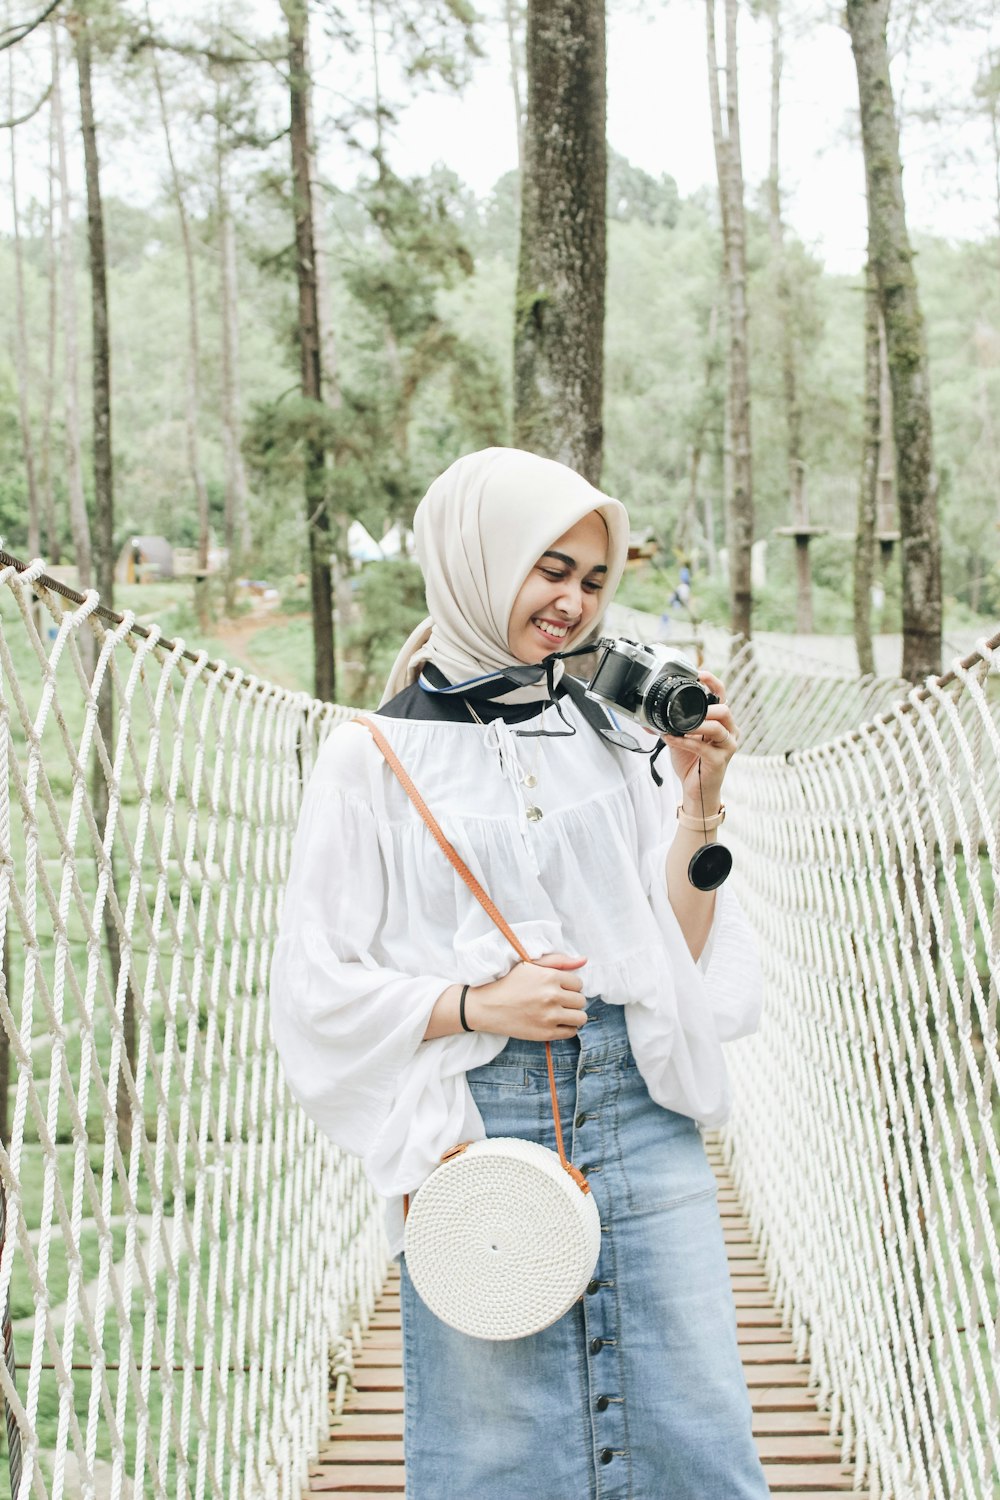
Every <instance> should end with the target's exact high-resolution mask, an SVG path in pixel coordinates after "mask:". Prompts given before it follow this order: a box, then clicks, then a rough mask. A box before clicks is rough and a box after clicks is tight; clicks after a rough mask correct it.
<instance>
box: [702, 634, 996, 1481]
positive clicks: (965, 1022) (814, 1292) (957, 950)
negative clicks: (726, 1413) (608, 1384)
mask: <svg viewBox="0 0 1000 1500" xmlns="http://www.w3.org/2000/svg"><path fill="white" fill-rule="evenodd" d="M998 650H1000V635H997V636H995V637H994V638H993V639H992V640H989V641H983V642H982V643H981V644H980V645H979V647H978V649H977V650H976V651H974V652H973V653H971V654H970V655H969V656H968V657H967V658H965V659H964V660H963V661H958V662H956V663H955V664H954V666H953V667H952V669H951V671H950V672H949V673H947V674H946V675H945V676H944V677H942V678H941V679H939V680H937V681H934V680H931V681H928V682H927V684H926V685H924V686H922V687H919V688H913V689H910V690H909V691H907V692H906V694H905V696H904V697H902V698H900V699H899V701H898V702H897V703H896V704H895V705H894V706H891V707H890V706H883V707H881V708H880V709H879V711H878V712H876V713H875V714H874V715H873V716H871V717H869V718H867V719H865V720H863V721H862V722H859V720H858V719H857V718H855V712H856V709H857V705H858V699H857V694H858V686H857V684H855V683H849V682H846V681H845V682H843V683H842V684H841V688H840V693H839V696H837V695H834V696H833V697H830V690H829V684H828V683H822V684H820V686H819V690H818V691H815V692H808V691H807V689H806V688H805V687H804V686H802V687H801V688H800V689H799V691H798V693H792V694H789V691H788V683H787V680H786V679H785V678H783V676H782V675H780V674H779V675H777V676H774V675H768V676H765V675H763V674H762V673H761V672H760V671H758V670H757V669H756V668H755V666H754V664H753V660H752V658H751V657H750V656H749V653H748V654H747V656H746V657H744V658H743V659H742V660H739V661H737V663H736V664H735V671H734V672H733V673H732V683H733V688H732V696H733V699H734V702H735V704H736V717H737V721H738V722H743V721H744V720H746V721H747V722H748V723H749V724H750V725H751V732H750V735H749V736H748V738H749V740H750V741H751V753H749V754H745V755H740V756H739V757H737V759H736V761H734V763H733V768H732V772H731V782H732V790H731V794H730V795H729V796H727V802H728V803H730V804H731V805H732V806H733V808H734V810H735V811H734V816H733V818H732V820H731V823H727V830H729V829H730V828H731V839H730V842H731V843H732V845H733V849H734V855H735V863H736V869H737V872H738V875H737V879H738V882H739V887H740V895H741V897H742V899H743V901H744V903H745V905H746V907H747V910H748V913H749V915H750V917H751V920H752V921H753V923H754V926H755V928H756V930H757V932H758V934H759V936H760V940H761V946H762V954H763V962H764V969H765V977H766V1001H765V1008H764V1017H763V1022H762V1025H761V1029H760V1031H759V1033H758V1034H757V1035H755V1036H754V1037H751V1038H748V1039H746V1040H745V1041H743V1042H741V1043H739V1044H738V1045H737V1046H735V1047H733V1048H731V1049H730V1059H731V1064H732V1067H733V1071H734V1075H735V1101H736V1102H735V1107H734V1112H733V1117H732V1120H731V1122H730V1124H729V1126H728V1127H727V1130H726V1134H725V1140H726V1147H727V1151H728V1153H729V1155H730V1157H731V1160H732V1164H733V1168H734V1175H735V1178H736V1181H737V1185H738V1188H739V1191H740V1195H741V1198H742V1201H743V1203H744V1206H745V1208H746V1209H747V1211H748V1213H749V1217H750V1220H751V1224H752V1227H753V1229H754V1231H755V1234H756V1235H757V1236H759V1239H760V1242H761V1246H762V1249H763V1254H764V1260H765V1264H766V1266H767V1270H768V1274H769V1277H770V1281H771V1285H772V1287H773V1290H774V1292H775V1295H776V1298H777V1302H778V1305H779V1307H780V1309H781V1311H782V1312H783V1313H784V1315H785V1318H786V1321H787V1322H788V1324H789V1325H790V1326H791V1328H792V1329H793V1330H794V1333H795V1335H796V1339H797V1343H798V1347H799V1351H800V1353H801V1354H802V1355H803V1356H804V1355H805V1354H806V1353H808V1357H809V1360H810V1364H811V1372H812V1377H813V1379H814V1381H815V1383H816V1386H817V1388H818V1392H819V1395H820V1398H821V1401H822V1402H823V1404H824V1406H825V1408H826V1409H827V1410H828V1412H829V1415H830V1421H831V1430H832V1431H834V1432H838V1433H840V1434H841V1436H842V1444H843V1455H844V1458H845V1460H853V1462H854V1463H855V1465H856V1469H855V1473H856V1482H857V1483H858V1484H859V1485H860V1484H862V1483H867V1484H868V1486H869V1487H870V1491H871V1494H872V1495H873V1496H878V1497H883V1500H884V1497H892V1500H931V1497H933V1500H995V1497H996V1496H998V1495H1000V1341H998V1326H997V1318H998V1294H1000V1254H998V1232H1000V1195H998V1188H997V1183H998V1180H1000V1088H998V1084H1000V1056H998V1048H997V992H998V979H1000V900H998V874H997V872H998V868H1000V866H998V854H1000V850H998V838H1000V835H998V817H1000V775H998V767H1000V699H998V682H997V675H996V664H997V662H998V659H997V658H996V657H995V654H994V653H996V652H997V651H998ZM888 686H889V684H885V685H883V686H882V687H880V686H879V684H877V683H872V684H869V691H870V693H871V695H872V697H871V701H872V702H877V701H878V699H879V698H883V699H884V691H885V688H887V687H888ZM838 703H839V705H840V709H841V710H842V711H838V709H837V704H838ZM797 716H799V717H800V720H801V729H802V732H801V734H800V735H799V736H798V737H797V736H796V732H795V722H796V717H797ZM818 723H819V724H821V725H822V726H823V727H824V728H825V730H826V736H825V737H824V738H823V739H822V740H820V739H819V738H818V737H817V736H816V735H815V730H816V728H817V724H818Z"/></svg>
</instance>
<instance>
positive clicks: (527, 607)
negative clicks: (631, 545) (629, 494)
mask: <svg viewBox="0 0 1000 1500" xmlns="http://www.w3.org/2000/svg"><path fill="white" fill-rule="evenodd" d="M607 571H608V531H607V527H606V526H605V524H604V521H603V519H602V517H601V515H600V514H599V512H598V511H596V510H593V511H591V512H590V514H589V515H588V516H584V518H583V520H582V521H577V523H576V525H575V526H571V527H570V529H569V531H566V532H564V533H563V535H562V536H561V537H557V538H556V540H555V541H554V542H553V543H552V546H551V547H549V548H548V549H547V551H545V552H543V553H542V555H541V557H540V558H539V559H538V561H537V562H536V564H535V566H534V567H533V568H532V570H531V572H530V573H529V574H528V576H527V578H526V579H525V580H524V582H523V584H522V585H521V589H520V592H519V593H518V596H517V598H516V599H515V600H514V607H513V609H512V610H511V612H510V624H509V625H508V628H507V644H508V646H509V647H510V650H511V654H512V655H513V656H516V657H517V659H518V661H523V662H528V663H535V662H540V661H543V660H544V659H545V657H546V656H549V655H551V653H552V652H553V651H563V650H565V649H566V647H567V645H569V644H572V641H573V640H574V639H575V638H577V637H580V636H583V635H585V634H586V632H587V630H588V629H589V627H590V625H591V624H592V623H593V621H594V618H595V617H596V615H597V614H598V613H599V611H600V608H601V590H602V589H603V587H604V577H605V574H606V573H607Z"/></svg>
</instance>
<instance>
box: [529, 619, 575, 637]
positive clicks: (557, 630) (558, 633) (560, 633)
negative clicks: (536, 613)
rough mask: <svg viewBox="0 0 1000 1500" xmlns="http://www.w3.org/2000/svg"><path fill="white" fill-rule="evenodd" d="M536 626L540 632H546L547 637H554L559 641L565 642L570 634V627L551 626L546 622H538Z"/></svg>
mask: <svg viewBox="0 0 1000 1500" xmlns="http://www.w3.org/2000/svg"><path fill="white" fill-rule="evenodd" d="M535 624H536V625H537V626H538V628H539V630H544V631H545V634H546V635H551V636H554V637H555V639H556V640H557V641H561V640H563V638H564V637H565V636H567V635H568V634H569V626H568V625H550V624H548V623H547V622H546V621H542V620H536V621H535Z"/></svg>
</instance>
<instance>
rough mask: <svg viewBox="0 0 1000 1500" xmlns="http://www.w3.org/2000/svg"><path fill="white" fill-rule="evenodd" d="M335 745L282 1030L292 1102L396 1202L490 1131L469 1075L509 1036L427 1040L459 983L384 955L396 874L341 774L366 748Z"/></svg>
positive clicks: (305, 882) (293, 924)
mask: <svg viewBox="0 0 1000 1500" xmlns="http://www.w3.org/2000/svg"><path fill="white" fill-rule="evenodd" d="M348 735H349V736H351V738H352V740H354V741H355V742H356V743H354V744H352V745H350V747H349V748H347V746H346V741H345V739H344V737H345V736H348ZM334 738H336V739H337V741H338V744H337V745H336V746H334V747H332V749H330V748H328V747H324V751H323V752H321V756H320V760H319V763H318V765H317V768H316V770H315V771H314V773H313V775H312V777H311V778H310V781H309V783H308V785H307V787H306V791H305V795H304V797H303V802H302V809H301V814H300V818H299V824H298V830H297V832H296V835H295V839H294V843H293V846H292V854H291V861H290V870H289V876H288V881H287V883H286V886H285V891H284V897H283V904H282V911H281V920H280V925H279V934H278V940H277V942H276V944H275V948H274V953H273V956H272V960H271V971H270V1002H271V1021H272V1030H273V1036H274V1041H275V1046H276V1047H277V1050H278V1053H279V1056H280V1058H281V1061H282V1065H283V1067H284V1072H285V1077H286V1079H287V1082H288V1086H289V1088H290V1089H291V1092H292V1094H293V1095H294V1097H295V1098H296V1099H297V1100H298V1102H299V1103H300V1104H301V1105H302V1107H303V1109H304V1110H305V1111H306V1113H307V1114H308V1115H309V1116H310V1118H312V1119H313V1120H315V1121H316V1123H317V1124H318V1125H319V1127H320V1128H321V1129H322V1130H323V1131H324V1132H325V1133H326V1134H327V1135H328V1136H330V1137H331V1138H332V1139H333V1140H334V1141H335V1142H336V1143H337V1144H338V1145H339V1146H341V1147H343V1149H344V1150H346V1151H350V1152H351V1153H353V1154H354V1155H356V1156H360V1157H361V1158H362V1160H363V1162H364V1164H365V1168H366V1172H367V1174H368V1177H369V1179H370V1180H371V1182H372V1185H373V1186H374V1187H375V1188H376V1190H377V1191H378V1192H380V1193H382V1194H384V1195H386V1196H392V1195H393V1194H397V1193H401V1192H406V1191H410V1190H412V1188H413V1187H415V1186H416V1185H418V1184H419V1183H420V1182H421V1181H422V1180H423V1177H424V1176H426V1174H427V1172H428V1171H430V1170H431V1168H432V1167H433V1165H434V1164H435V1163H436V1161H437V1159H438V1157H439V1156H440V1153H441V1151H443V1150H445V1149H446V1148H447V1147H448V1146H450V1145H454V1144H455V1142H456V1141H460V1140H467V1139H472V1138H475V1137H476V1136H482V1135H483V1134H484V1131H483V1127H482V1122H481V1119H480V1118H479V1115H478V1111H477V1110H476V1109H475V1105H474V1104H473V1102H472V1099H471V1095H470V1094H469V1091H468V1088H467V1087H466V1085H465V1076H464V1075H465V1069H467V1068H470V1067H474V1066H476V1065H477V1064H478V1063H482V1062H485V1061H487V1060H488V1058H489V1056H490V1055H492V1053H493V1052H494V1051H496V1050H499V1048H500V1047H501V1046H502V1045H503V1039H499V1038H494V1037H490V1038H488V1039H487V1038H486V1037H485V1036H484V1035H483V1034H481V1033H476V1034H475V1036H472V1035H470V1036H468V1037H464V1036H463V1037H462V1038H457V1037H455V1038H452V1037H445V1038H439V1039H436V1040H433V1041H430V1042H425V1041H424V1040H423V1036H424V1032H425V1030H426V1028H427V1022H428V1019H429V1017H430V1014H431V1011H432V1010H433V1008H434V1004H435V1002H436V1001H437V999H438V997H439V996H440V995H441V994H442V993H443V991H444V990H445V989H447V988H448V986H449V985H450V984H452V983H453V982H454V976H452V975H448V974H443V973H404V972H401V971H400V970H398V969H394V968H391V967H386V966H385V965H384V964H383V963H382V962H380V961H379V959H378V957H377V956H376V954H375V953H374V952H373V949H376V950H377V934H378V932H379V928H380V925H381V923H382V921H383V918H384V914H385V910H386V900H387V881H388V880H389V879H390V878H392V874H391V872H390V871H388V870H387V868H386V863H385V860H384V857H383V852H382V850H383V841H382V839H381V838H380V831H379V827H378V820H377V818H376V816H375V814H374V812H373V810H372V808H371V807H370V806H368V805H366V803H365V801H364V800H363V798H362V797H361V796H360V795H358V791H357V788H356V787H355V788H353V789H352V787H351V786H350V785H348V786H345V785H344V784H343V783H344V781H345V778H344V777H343V776H342V775H339V774H338V772H339V771H340V770H341V769H342V767H343V764H344V760H345V751H346V758H347V760H348V761H349V760H350V759H351V758H352V757H353V758H357V756H358V754H359V745H358V743H357V742H360V741H361V740H364V741H366V742H367V740H368V737H367V735H366V734H365V732H364V731H363V730H360V729H358V728H356V727H354V726H350V727H348V726H345V727H344V728H341V729H338V730H336V731H335V732H334V735H333V736H331V739H334ZM361 753H362V754H363V753H364V750H363V749H362V750H361ZM346 780H347V781H348V782H350V781H351V780H352V778H350V777H347V778H346ZM414 967H417V965H414ZM463 1044H464V1045H463Z"/></svg>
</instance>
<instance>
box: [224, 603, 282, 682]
mask: <svg viewBox="0 0 1000 1500" xmlns="http://www.w3.org/2000/svg"><path fill="white" fill-rule="evenodd" d="M298 618H300V617H299V616H297V615H284V614H281V613H280V612H279V611H277V610H267V611H266V612H264V611H261V613H259V614H250V615H240V616H238V618H236V619H227V618H222V619H219V620H216V621H215V623H214V624H213V626H212V636H213V639H215V640H217V641H218V642H219V643H220V645H221V646H222V647H223V655H224V657H225V659H226V661H227V662H228V664H229V665H230V666H232V667H240V668H242V670H243V671H244V672H248V673H251V674H253V675H254V676H258V677H266V678H267V679H268V681H270V682H276V683H277V684H278V686H279V687H286V688H291V689H292V691H293V692H295V691H298V689H299V688H300V687H301V683H299V682H298V681H296V680H294V678H293V675H292V674H291V673H284V672H282V671H281V669H280V667H278V666H276V664H275V662H274V661H273V660H269V661H268V663H267V665H266V666H263V665H262V664H261V663H260V662H258V661H257V660H256V659H255V657H254V650H253V643H254V640H255V639H256V637H257V636H258V635H260V634H261V633H262V632H263V631H265V630H278V629H280V628H281V626H282V625H291V624H292V623H293V622H294V621H295V620H296V619H298Z"/></svg>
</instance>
